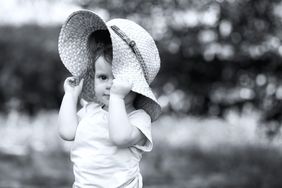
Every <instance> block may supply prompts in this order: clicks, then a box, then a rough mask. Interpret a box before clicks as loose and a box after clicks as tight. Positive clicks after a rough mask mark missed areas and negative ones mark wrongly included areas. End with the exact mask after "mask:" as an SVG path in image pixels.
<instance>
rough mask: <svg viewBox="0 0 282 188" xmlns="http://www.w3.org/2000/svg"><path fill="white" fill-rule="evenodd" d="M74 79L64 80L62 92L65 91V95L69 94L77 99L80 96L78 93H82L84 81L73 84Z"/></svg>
mask: <svg viewBox="0 0 282 188" xmlns="http://www.w3.org/2000/svg"><path fill="white" fill-rule="evenodd" d="M76 79H77V78H75V77H68V78H66V80H65V82H64V90H65V93H70V94H72V95H73V96H74V97H75V98H78V96H79V95H80V93H81V91H82V86H83V81H84V79H81V80H80V82H79V84H75V82H76Z"/></svg>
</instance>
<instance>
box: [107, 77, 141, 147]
mask: <svg viewBox="0 0 282 188" xmlns="http://www.w3.org/2000/svg"><path fill="white" fill-rule="evenodd" d="M131 87H132V84H130V83H128V82H124V81H120V80H118V81H117V80H114V81H113V85H112V88H111V95H110V102H109V134H110V138H111V140H112V141H113V143H114V144H116V145H117V146H119V147H129V146H133V145H135V144H137V143H139V142H142V141H144V140H145V136H144V135H143V134H142V133H141V131H140V130H139V129H138V128H136V127H135V126H132V125H131V124H130V122H129V119H128V116H127V113H126V107H125V102H124V98H125V96H126V95H127V94H128V93H129V92H130V89H131Z"/></svg>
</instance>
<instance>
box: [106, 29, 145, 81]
mask: <svg viewBox="0 0 282 188" xmlns="http://www.w3.org/2000/svg"><path fill="white" fill-rule="evenodd" d="M111 28H112V30H113V31H114V32H115V33H116V34H117V35H118V36H119V37H120V38H121V39H122V40H123V41H125V42H126V43H127V44H128V46H129V47H130V48H131V49H132V51H133V53H134V54H135V55H136V58H137V60H138V62H139V64H140V65H141V68H142V71H143V74H144V76H145V79H146V81H147V83H148V84H149V76H148V71H147V67H146V64H145V61H144V59H143V57H142V55H141V52H140V51H139V49H138V48H137V46H136V42H135V41H134V40H131V39H130V38H129V37H128V36H127V35H126V34H125V33H124V32H123V31H122V30H121V29H120V28H118V27H117V26H116V25H112V26H111Z"/></svg>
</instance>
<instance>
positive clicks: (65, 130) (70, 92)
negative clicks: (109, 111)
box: [58, 78, 83, 141]
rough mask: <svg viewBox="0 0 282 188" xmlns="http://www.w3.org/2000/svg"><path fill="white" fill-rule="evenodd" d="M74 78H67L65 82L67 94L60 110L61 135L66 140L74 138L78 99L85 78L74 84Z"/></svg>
mask: <svg viewBox="0 0 282 188" xmlns="http://www.w3.org/2000/svg"><path fill="white" fill-rule="evenodd" d="M72 79H73V78H67V79H66V80H65V83H64V90H65V95H64V97H63V100H62V104H61V108H60V111H59V117H58V124H59V127H58V129H59V135H60V136H61V137H62V139H64V140H68V141H71V140H74V137H75V132H76V128H77V125H78V118H77V101H78V96H79V94H80V93H81V90H82V85H83V80H81V81H80V83H79V85H77V86H72V85H71V84H70V82H71V81H72Z"/></svg>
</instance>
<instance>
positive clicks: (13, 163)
mask: <svg viewBox="0 0 282 188" xmlns="http://www.w3.org/2000/svg"><path fill="white" fill-rule="evenodd" d="M81 8H86V9H91V10H93V11H95V12H96V13H97V14H98V15H100V16H101V17H102V18H103V19H104V20H105V21H107V20H109V19H112V18H116V17H121V18H128V19H131V20H133V21H135V22H137V23H139V24H140V25H142V26H143V27H144V28H146V29H147V30H148V31H149V33H151V34H152V36H153V38H154V39H155V40H156V43H157V46H158V48H159V52H160V56H161V62H162V67H161V70H160V72H159V75H158V76H157V79H156V80H155V81H154V82H153V85H152V87H153V88H154V90H155V92H156V93H157V95H158V97H159V101H160V103H161V105H162V107H163V114H162V116H161V117H160V119H159V120H157V121H156V122H155V123H154V125H153V140H154V149H153V151H152V152H151V153H148V154H145V155H144V157H143V161H142V162H141V170H142V174H143V177H144V187H148V188H161V187H162V188H231V187H232V188H276V187H277V188H278V187H279V188H280V187H282V179H281V178H280V176H281V174H282V168H281V167H282V160H281V158H282V153H281V152H282V148H281V143H282V142H281V123H282V82H281V81H282V43H281V40H282V32H281V31H282V2H281V1H280V0H272V1H268V0H172V1H171V0H143V1H141V0H135V1H125V0H120V1H114V0H95V1H94V0H93V1H91V0H9V1H8V0H7V1H0V104H1V105H0V138H1V139H0V187H3V188H22V187H23V188H33V187H34V188H37V187H40V188H42V187H43V188H44V187H46V188H49V187H50V188H67V187H71V185H72V182H73V175H72V164H71V163H70V161H69V150H70V145H71V143H68V142H64V141H62V140H61V139H60V138H59V137H58V133H57V122H56V121H57V113H58V109H59V105H60V102H61V99H62V97H63V87H62V84H63V81H64V79H65V77H67V76H69V75H70V74H69V73H68V72H67V70H66V69H65V67H64V66H63V64H62V63H61V61H60V59H59V56H58V50H57V40H58V36H59V31H60V27H61V24H62V23H63V22H64V20H65V19H66V18H67V17H68V15H69V14H71V13H72V12H73V11H75V10H79V9H81Z"/></svg>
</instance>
